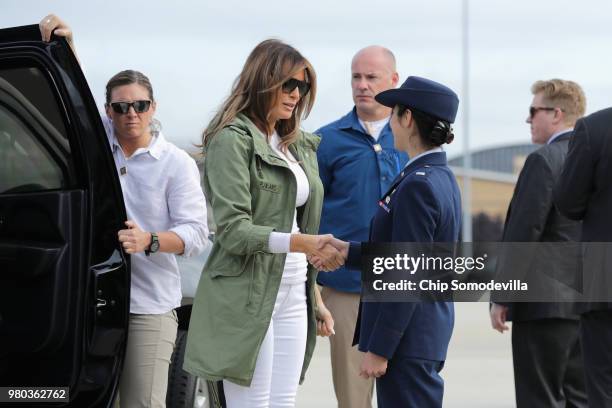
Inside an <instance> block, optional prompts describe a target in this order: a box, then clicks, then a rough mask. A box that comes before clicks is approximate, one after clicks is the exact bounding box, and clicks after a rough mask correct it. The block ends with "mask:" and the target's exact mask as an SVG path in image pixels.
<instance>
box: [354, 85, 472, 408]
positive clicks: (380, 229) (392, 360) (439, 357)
mask: <svg viewBox="0 0 612 408" xmlns="http://www.w3.org/2000/svg"><path fill="white" fill-rule="evenodd" d="M376 100H377V101H378V102H379V103H381V104H383V105H386V106H389V107H392V108H393V113H392V118H391V128H392V130H393V134H394V137H395V147H396V148H397V149H398V150H403V151H406V152H407V153H408V156H409V157H411V158H412V159H411V160H410V161H409V162H408V164H407V165H406V167H405V168H404V169H403V171H402V172H401V174H400V175H399V176H398V177H397V179H396V180H395V181H394V183H393V185H392V187H391V188H390V189H389V191H388V192H387V193H386V194H385V195H384V196H383V197H382V199H381V200H380V203H379V209H378V212H377V213H376V215H375V216H374V219H373V220H372V224H371V229H370V242H374V243H380V242H456V241H458V239H459V231H460V225H461V197H460V193H459V188H458V186H457V182H456V180H455V176H454V175H453V173H452V172H451V170H450V169H449V168H448V166H447V161H446V153H445V152H444V151H442V148H441V147H440V146H441V145H443V144H444V143H450V142H451V141H452V140H453V133H452V128H451V125H450V124H451V123H453V122H454V120H455V116H456V113H457V108H458V105H459V99H458V97H457V95H456V94H455V92H453V91H452V90H451V89H449V88H448V87H446V86H444V85H442V84H439V83H436V82H433V81H430V80H428V79H425V78H419V77H414V76H413V77H409V78H408V79H407V80H406V81H405V82H404V84H403V85H402V86H401V87H400V88H398V89H392V90H388V91H385V92H381V93H379V94H378V95H377V96H376ZM360 256H361V248H360V244H358V243H351V244H350V249H349V252H348V258H347V264H353V265H355V264H356V265H359V262H360V259H359V258H360ZM453 324H454V308H453V304H452V303H451V302H420V303H418V302H381V303H378V302H362V303H361V310H360V321H359V322H358V326H357V329H356V333H355V340H356V343H358V344H359V350H360V351H362V352H363V353H365V355H364V359H363V363H362V366H361V375H362V376H364V377H365V376H367V377H372V376H374V377H376V378H377V380H376V387H377V395H378V406H379V407H380V408H388V407H402V408H404V407H406V408H409V407H415V408H429V407H441V406H442V396H443V391H444V382H443V380H442V378H441V377H440V375H439V372H440V370H442V367H443V365H444V361H445V359H446V352H447V349H448V343H449V341H450V338H451V333H452V330H453Z"/></svg>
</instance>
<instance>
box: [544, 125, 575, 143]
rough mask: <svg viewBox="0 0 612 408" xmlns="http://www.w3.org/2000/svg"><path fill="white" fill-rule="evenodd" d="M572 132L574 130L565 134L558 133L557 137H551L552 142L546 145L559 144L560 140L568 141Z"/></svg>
mask: <svg viewBox="0 0 612 408" xmlns="http://www.w3.org/2000/svg"><path fill="white" fill-rule="evenodd" d="M573 131H574V129H570V130H567V131H565V132H562V133H559V134H558V135H556V136H553V137H552V138H551V139H552V140H550V141H549V142H548V143H547V144H553V143H557V142H560V141H562V140H567V139H569V138H570V137H571V136H572V132H573Z"/></svg>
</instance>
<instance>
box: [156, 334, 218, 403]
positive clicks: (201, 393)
mask: <svg viewBox="0 0 612 408" xmlns="http://www.w3.org/2000/svg"><path fill="white" fill-rule="evenodd" d="M186 344H187V331H186V330H179V331H178V333H177V334H176V346H175V347H174V353H172V360H171V362H170V372H169V375H168V392H167V394H166V407H167V408H194V407H197V408H220V407H222V404H221V403H220V398H219V392H218V390H217V389H216V383H214V382H207V381H204V380H201V379H200V378H198V377H196V376H194V375H191V374H189V373H188V372H186V371H183V359H184V358H185V345H186ZM209 396H210V397H209ZM211 397H212V398H211Z"/></svg>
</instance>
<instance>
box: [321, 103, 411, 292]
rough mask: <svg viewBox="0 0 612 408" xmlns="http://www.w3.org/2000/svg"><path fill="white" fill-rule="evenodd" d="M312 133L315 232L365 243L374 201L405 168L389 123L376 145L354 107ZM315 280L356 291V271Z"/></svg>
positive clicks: (358, 285) (328, 274) (343, 270)
mask: <svg viewBox="0 0 612 408" xmlns="http://www.w3.org/2000/svg"><path fill="white" fill-rule="evenodd" d="M315 133H317V134H318V135H320V136H321V144H320V145H319V150H318V151H317V158H318V161H319V175H320V176H321V181H322V182H323V187H324V189H325V198H324V200H323V213H322V214H321V226H320V228H319V233H320V234H333V235H334V236H335V237H337V238H340V239H342V240H344V241H358V242H365V241H368V237H369V230H370V220H371V219H372V217H373V216H374V213H375V212H376V209H377V208H378V200H379V199H380V198H381V197H382V195H383V194H384V193H386V192H387V190H388V189H389V187H390V186H391V183H392V182H393V179H394V178H395V176H396V175H397V174H398V173H399V172H400V170H401V169H402V168H403V167H404V165H405V164H406V163H407V161H408V155H407V154H406V153H404V152H399V151H397V150H395V148H394V147H393V134H392V133H391V128H390V127H389V124H387V125H386V126H385V127H384V128H383V130H382V132H381V134H380V136H379V138H378V141H377V140H375V139H374V138H373V137H372V136H370V135H368V134H367V133H366V131H365V129H364V128H363V127H362V126H361V124H360V123H359V119H358V117H357V111H356V110H355V108H353V110H352V111H351V112H349V113H348V114H347V115H345V116H343V117H342V118H340V119H339V120H337V121H335V122H332V123H330V124H328V125H326V126H323V127H322V128H321V129H319V130H317V131H316V132H315ZM317 281H318V282H319V283H320V284H321V285H323V286H329V287H332V288H334V289H336V290H339V291H342V292H353V293H359V292H360V291H361V272H360V270H359V269H352V268H344V267H342V268H340V269H337V270H335V271H334V272H321V273H319V277H318V279H317Z"/></svg>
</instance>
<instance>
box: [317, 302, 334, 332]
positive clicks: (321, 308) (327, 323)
mask: <svg viewBox="0 0 612 408" xmlns="http://www.w3.org/2000/svg"><path fill="white" fill-rule="evenodd" d="M332 334H336V332H335V331H334V318H333V316H332V314H331V312H330V311H329V309H327V308H326V307H325V305H323V304H319V305H318V306H317V335H318V336H323V337H329V336H331V335H332Z"/></svg>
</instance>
